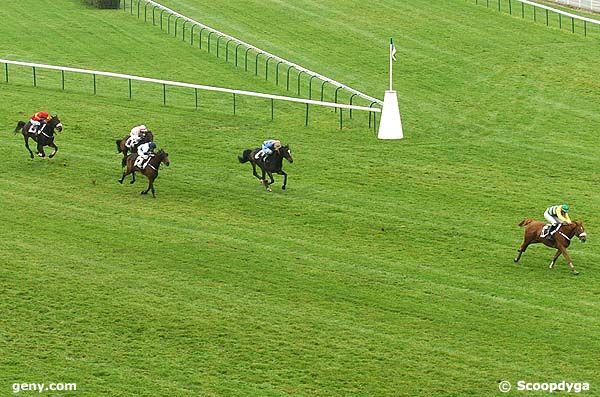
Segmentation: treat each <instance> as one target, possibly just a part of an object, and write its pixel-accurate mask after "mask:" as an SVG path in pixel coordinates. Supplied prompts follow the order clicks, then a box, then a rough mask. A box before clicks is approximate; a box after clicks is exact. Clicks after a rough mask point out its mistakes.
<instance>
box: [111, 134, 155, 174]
mask: <svg viewBox="0 0 600 397" xmlns="http://www.w3.org/2000/svg"><path fill="white" fill-rule="evenodd" d="M127 139H129V134H127V135H125V138H123V139H117V140H116V141H115V142H116V144H117V153H123V160H121V167H125V163H126V162H127V156H128V155H129V153H135V152H136V149H137V147H138V146H140V145H142V144H144V143H146V142H151V141H153V140H154V135H153V134H152V131H150V130H148V131H146V132H144V133H143V134H142V139H140V141H139V142H138V143H137V145H135V146H134V147H132V148H131V149H130V148H128V147H127V146H126V145H125V143H126V142H127Z"/></svg>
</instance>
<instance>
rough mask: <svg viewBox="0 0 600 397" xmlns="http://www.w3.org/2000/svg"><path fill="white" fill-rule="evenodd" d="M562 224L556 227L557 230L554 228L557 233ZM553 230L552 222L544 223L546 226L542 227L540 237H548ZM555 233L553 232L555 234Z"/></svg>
mask: <svg viewBox="0 0 600 397" xmlns="http://www.w3.org/2000/svg"><path fill="white" fill-rule="evenodd" d="M560 226H561V225H560V224H559V225H558V226H557V227H556V230H554V233H556V232H557V231H558V229H560ZM551 230H552V224H551V223H548V224H546V225H544V227H543V228H542V231H541V233H540V237H542V238H546V237H548V235H549V233H550V231H551ZM554 233H552V234H554Z"/></svg>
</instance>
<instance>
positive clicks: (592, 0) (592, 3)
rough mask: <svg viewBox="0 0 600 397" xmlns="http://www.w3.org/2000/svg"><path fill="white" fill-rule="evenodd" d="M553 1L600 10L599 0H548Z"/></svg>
mask: <svg viewBox="0 0 600 397" xmlns="http://www.w3.org/2000/svg"><path fill="white" fill-rule="evenodd" d="M550 1H552V2H554V3H558V4H564V5H566V6H571V7H577V8H581V9H585V10H590V11H600V0H550Z"/></svg>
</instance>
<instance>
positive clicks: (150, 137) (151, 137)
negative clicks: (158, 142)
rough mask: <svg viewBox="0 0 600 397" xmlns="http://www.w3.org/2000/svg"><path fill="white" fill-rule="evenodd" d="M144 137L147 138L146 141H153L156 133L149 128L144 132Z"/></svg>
mask: <svg viewBox="0 0 600 397" xmlns="http://www.w3.org/2000/svg"><path fill="white" fill-rule="evenodd" d="M144 139H145V140H146V142H152V141H153V140H154V134H153V133H152V131H150V130H147V131H146V132H144Z"/></svg>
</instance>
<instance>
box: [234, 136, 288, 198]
mask: <svg viewBox="0 0 600 397" xmlns="http://www.w3.org/2000/svg"><path fill="white" fill-rule="evenodd" d="M259 151H260V148H256V149H254V150H251V149H246V150H244V152H243V153H242V155H241V156H238V160H239V162H240V163H242V164H243V163H247V162H248V161H249V162H250V164H252V174H253V175H254V176H255V177H256V178H258V180H259V181H260V183H262V184H263V185H265V188H266V189H267V191H268V192H270V191H271V184H272V183H273V182H275V180H274V179H273V173H276V174H279V175H283V185H282V186H281V188H282V189H283V190H285V188H286V186H287V174H286V173H285V171H284V170H283V169H282V168H283V159H286V160H287V161H289V162H290V163H293V162H294V159H293V158H292V151H291V150H290V148H289V146H281V147H280V148H279V149H277V150H274V151H273V153H271V154H270V155H269V156H267V158H266V160H265V157H264V156H260V157H259V158H258V159H257V158H256V153H258V152H259ZM257 166H258V167H259V168H260V169H261V171H262V176H258V174H257V173H256V167H257ZM267 175H268V176H269V181H267V178H266V176H267Z"/></svg>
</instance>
